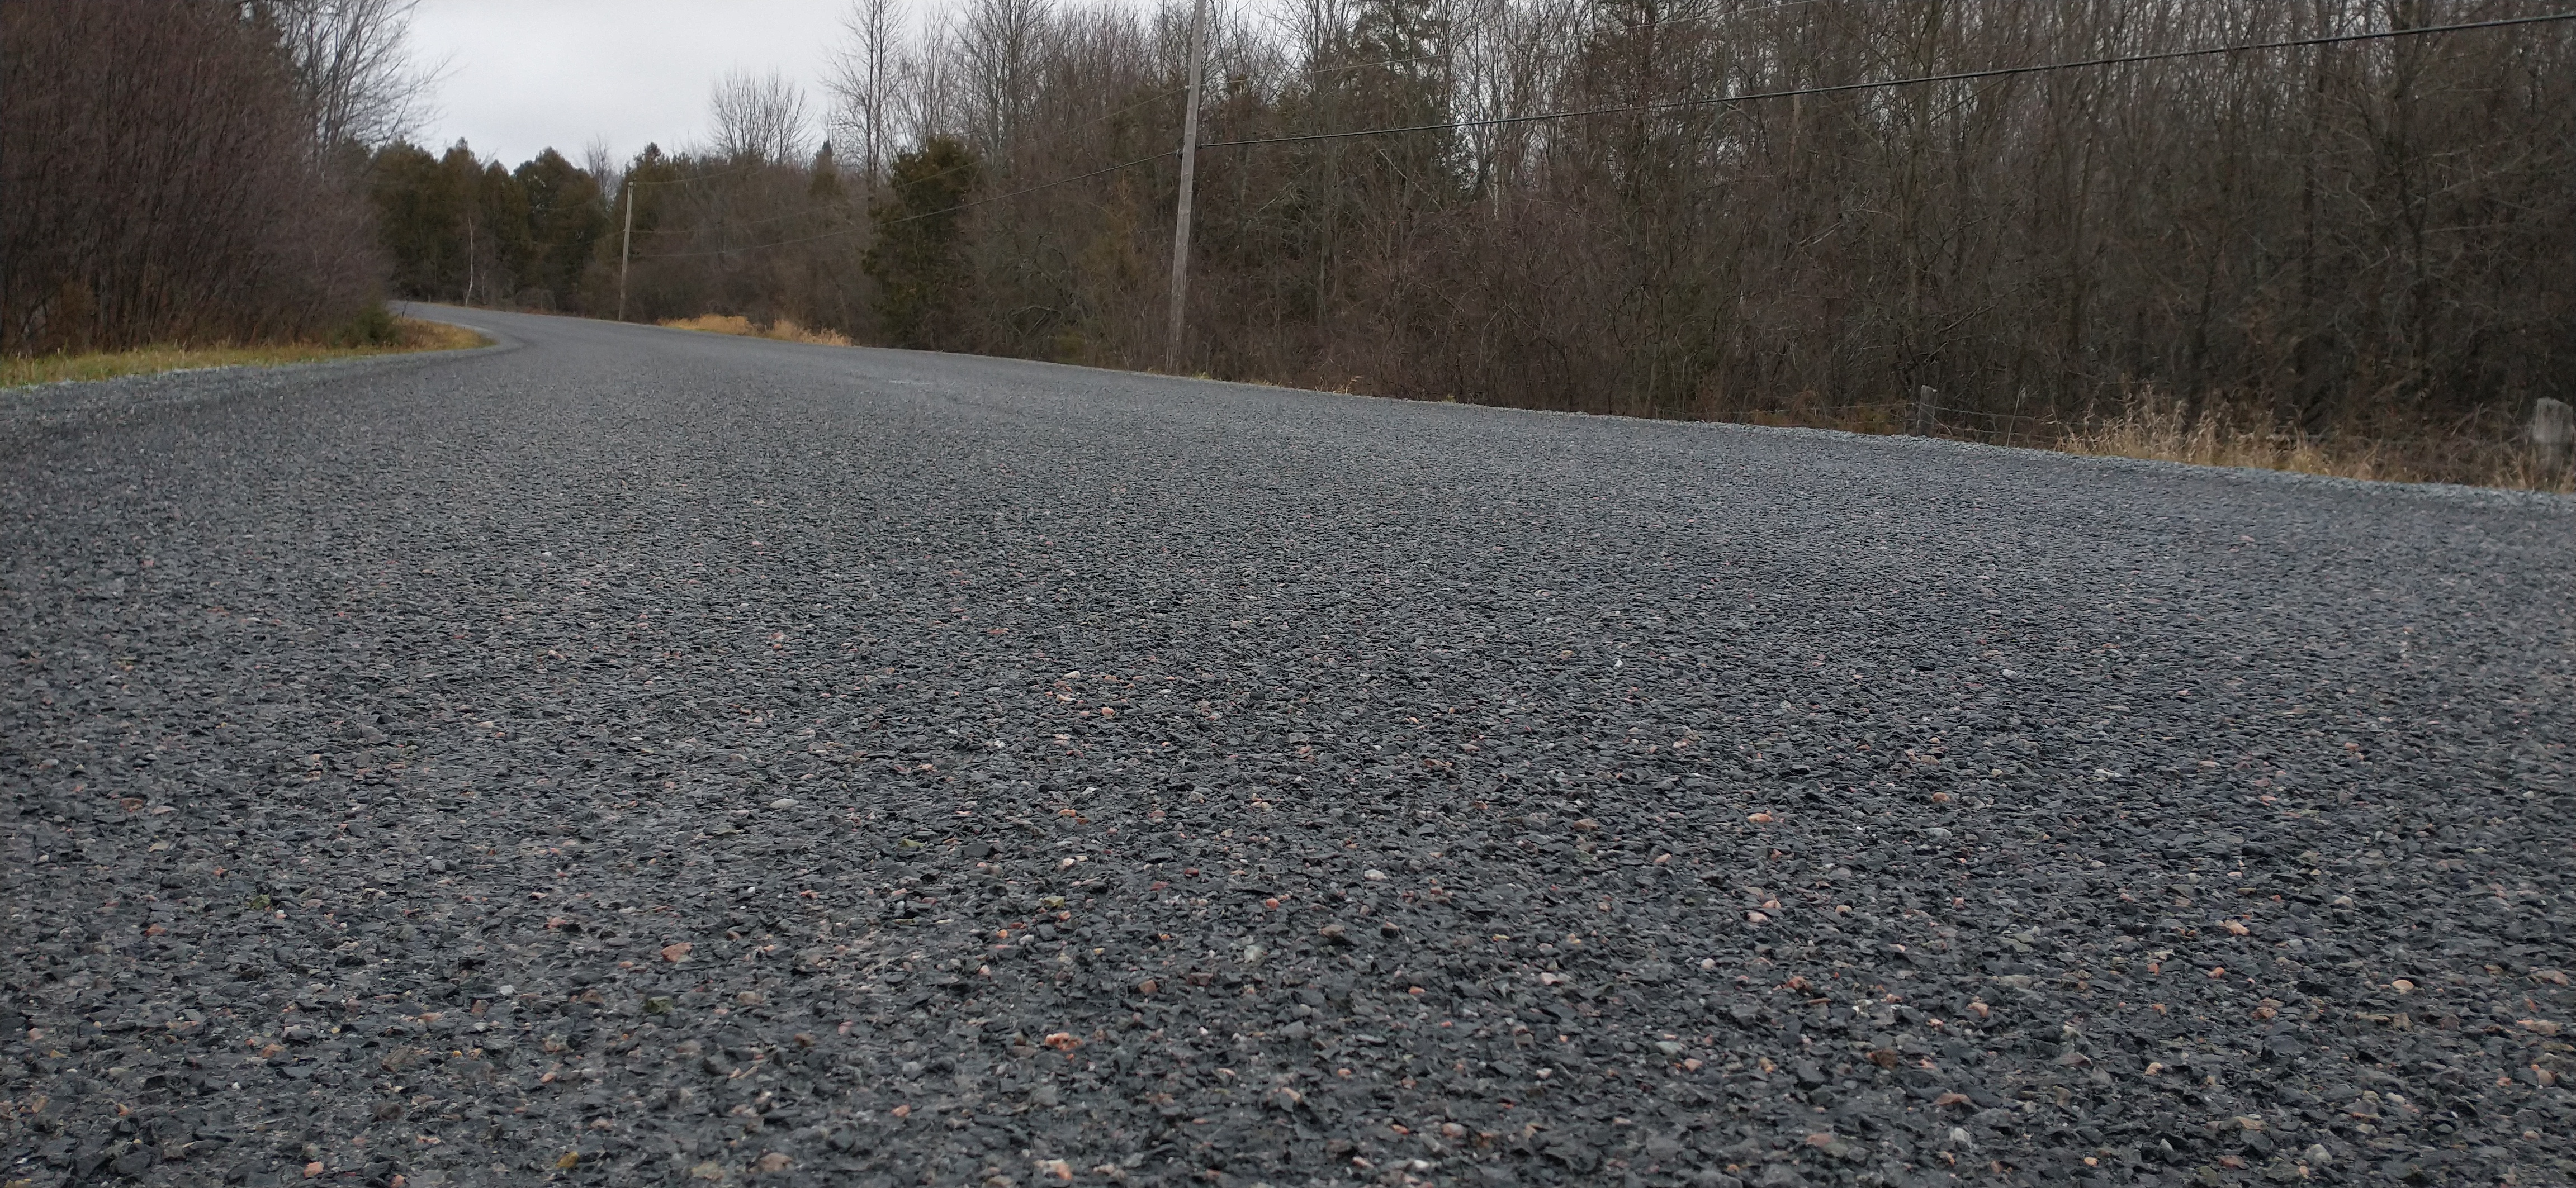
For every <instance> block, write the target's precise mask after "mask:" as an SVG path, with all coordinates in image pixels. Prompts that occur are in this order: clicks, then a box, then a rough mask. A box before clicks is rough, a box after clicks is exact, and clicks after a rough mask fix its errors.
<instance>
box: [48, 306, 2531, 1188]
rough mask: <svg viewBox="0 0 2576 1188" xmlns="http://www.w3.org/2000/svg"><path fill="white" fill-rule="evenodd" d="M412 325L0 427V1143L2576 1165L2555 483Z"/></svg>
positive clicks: (1578, 1178) (291, 1162) (912, 1178)
mask: <svg viewBox="0 0 2576 1188" xmlns="http://www.w3.org/2000/svg"><path fill="white" fill-rule="evenodd" d="M444 316H449V317H452V318H454V319H455V320H457V321H460V322H466V323H470V324H473V325H475V326H478V327H482V328H486V329H487V330H488V331H490V332H491V333H493V334H495V335H496V336H498V337H499V338H500V339H501V345H500V346H498V347H496V348H493V349H488V350H484V351H479V352H473V353H468V354H460V355H453V356H444V357H436V358H413V359H403V360H394V361H388V362H381V363H367V364H358V365H345V366H334V367H326V368H320V369H311V370H301V371H287V372H279V373H268V374H250V373H239V372H218V373H205V374H199V375H191V376H179V377H169V378H163V379H156V380H142V381H128V382H122V383H116V384H106V385H92V386H86V387H77V388H72V387H65V388H54V389H47V390H44V391H42V392H39V393H35V394H32V395H29V394H9V395H6V396H5V397H0V471H5V475H6V482H5V487H0V635H5V640H6V644H7V651H6V656H7V660H8V674H7V677H6V682H7V683H6V696H5V699H0V714H5V715H6V730H5V749H6V753H5V763H0V770H5V772H6V775H7V779H8V782H9V797H8V812H9V814H10V820H9V829H8V831H7V846H8V850H7V856H6V862H5V864H0V869H5V878H6V886H5V900H6V905H7V906H6V911H7V926H6V930H5V935H0V941H5V944H6V946H7V948H6V952H7V959H6V962H5V965H0V975H4V976H5V993H0V1094H5V1096H6V1098H7V1100H6V1101H0V1116H5V1118H6V1119H7V1123H6V1127H5V1129H0V1182H5V1183H6V1184H8V1185H12V1186H15V1185H27V1186H29V1188H53V1186H55V1185H61V1184H98V1183H114V1182H126V1181H127V1180H129V1179H130V1180H133V1181H139V1182H141V1183H146V1184H234V1183H243V1184H250V1185H266V1184H284V1183H294V1184H314V1185H323V1184H331V1185H338V1184H367V1185H377V1186H383V1185H394V1184H400V1185H406V1186H420V1185H469V1184H470V1185H480V1184H534V1183H542V1182H547V1181H549V1180H552V1181H559V1182H567V1183H576V1184H600V1185H649V1184H686V1185H710V1184H736V1185H771V1184H776V1185H796V1184H813V1185H824V1184H830V1185H858V1186H862V1188H875V1186H881V1185H887V1186H890V1185H911V1184H935V1185H1019V1186H1023V1188H1029V1186H1038V1185H1049V1184H1057V1183H1065V1182H1070V1183H1074V1184H1088V1185H1112V1184H1125V1185H1130V1186H1142V1185H1161V1186H1165V1188H1179V1186H1181V1185H1185V1184H1187V1185H1199V1184H1216V1185H1231V1186H1235V1188H1249V1186H1253V1185H1263V1184H1267V1185H1273V1186H1275V1188H1289V1186H1292V1185H1310V1184H1363V1183H1368V1184H1414V1183H1434V1184H1458V1185H1468V1186H1473V1188H1494V1186H1500V1185H1513V1184H1525V1185H1555V1184H1564V1185H1577V1184H1580V1185H1592V1184H1603V1185H1636V1184H1648V1185H1693V1186H1699V1188H1725V1186H1729V1185H1736V1184H1739V1183H1740V1184H1750V1185H1760V1186H1765V1188H1777V1186H1781V1185H1798V1184H1816V1185H1823V1184H1908V1185H1911V1184H1931V1183H1949V1182H1953V1180H1954V1178H1955V1180H1957V1181H1963V1182H1977V1183H1994V1182H2015V1183H2035V1184H2070V1183H2074V1184H2083V1183H2100V1184H2142V1183H2163V1184H2180V1183H2186V1182H2188V1183H2234V1182H2247V1183H2254V1182H2261V1183H2270V1182H2274V1181H2297V1180H2298V1179H2300V1178H2301V1177H2305V1178H2306V1179H2307V1180H2308V1181H2310V1182H2324V1183H2351V1184H2379V1183H2390V1182H2396V1181H2401V1180H2403V1181H2412V1182H2416V1183H2436V1184H2496V1183H2499V1182H2510V1183H2516V1184H2532V1183H2565V1182H2567V1181H2568V1179H2569V1178H2570V1175H2571V1173H2576V1138H2571V1135H2576V1117H2571V1113H2576V1109H2571V1107H2576V1101H2571V1098H2570V1088H2569V1087H2568V1085H2567V1084H2565V1083H2563V1082H2562V1081H2561V1080H2560V1078H2561V1077H2563V1076H2565V1075H2567V1074H2568V1072H2569V1069H2568V1064H2569V1061H2568V1050H2569V1049H2568V1045H2569V1043H2570V1042H2571V1041H2576V992H2571V990H2570V988H2569V986H2568V977H2569V974H2568V972H2567V971H2568V969H2569V968H2570V967H2576V905H2571V902H2570V894H2571V893H2570V888H2569V885H2568V871H2569V868H2570V864H2571V859H2576V850H2571V835H2572V834H2576V829H2571V825H2576V820H2571V818H2576V811H2571V810H2576V787H2571V782H2570V773H2569V756H2568V753H2567V751H2566V742H2567V740H2568V738H2569V733H2570V726H2571V720H2570V719H2571V707H2576V701H2571V696H2570V694H2571V690H2570V664H2569V655H2570V653H2569V645H2570V642H2571V627H2576V616H2571V613H2570V596H2571V593H2576V591H2571V578H2570V575H2571V562H2576V505H2571V503H2570V502H2569V501H2566V500H2559V499H2550V498H2541V497H2521V496H2508V495H2502V494H2495V493H2478V492H2467V491H2459V490H2438V489H2423V488H2416V489H2409V488H2397V487H2388V486H2373V485H2366V484H2356V483H2344V482H2332V481H2320V480H2306V479H2293V478H2284V477H2281V476H2272V475H2259V474H2247V473H2240V472H2224V471H2207V470H2186V469H2182V468H2177V467H2167V466H2159V465H2150V464H2139V463H2125V462H2105V461H2092V460H2083V459H2075V458H2068V457H2063V456H2057V455H2052V454H2045V453H2032V452H2019V451H2006V450H1997V449H1988V448H1981V447H1966V446H1958V445H1951V444H1942V443H1929V442H1918V441H1908V440H1889V439H1868V438H1857V437H1850V436H1843V435H1836V434H1824V433H1809V432H1792V431H1777V430H1762V429H1749V428H1740V427H1726V426H1695V425H1674V424H1653V423H1642V422H1632V421H1621V420H1610V419H1593V418H1574V417H1564V416H1556V415H1549V414H1537V413H1516V412H1506V411H1497V410H1490V409H1478V408H1470V407H1460V406H1453V405H1438V404H1414V403H1402V402H1394V401H1376V400H1367V399H1359V398H1352V397H1341V396H1332V395H1320V394H1313V393H1305V392H1291V391H1277V390H1269V389H1262V388H1254V387H1242V386H1233V385H1223V384H1211V383H1199V382H1190V381H1182V380H1169V379H1160V378H1154V377H1148V376H1136V375H1126V374H1118V373H1111V372H1099V371H1089V370H1081V369H1073V368H1062V367H1054V366H1048V365H1041V364H1032V363H1018V362H1008V361H996V360H985V359H969V358H950V357H942V356H934V355H920V354H905V353H897V352H880V351H864V350H846V349H832V348H824V347H806V346H795V345H788V344H780V343H771V342H762V341H754V340H743V339H730V338H721V337H713V336H705V335H693V334H688V333H682V332H674V331H661V330H652V329H644V328H632V327H617V326H609V325H602V324H597V323H586V322H579V321H571V320H559V319H550V318H536V317H515V316H506V315H501V314H492V313H482V312H470V313H469V312H462V311H458V312H453V313H450V314H447V315H444Z"/></svg>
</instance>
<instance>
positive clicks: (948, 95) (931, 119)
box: [895, 12, 963, 145]
mask: <svg viewBox="0 0 2576 1188" xmlns="http://www.w3.org/2000/svg"><path fill="white" fill-rule="evenodd" d="M956 46H957V35H956V30H955V26H954V25H952V24H951V23H950V20H949V17H948V14H947V13H946V12H938V13H933V14H932V15H931V17H930V23H929V25H928V27H926V28H925V29H923V30H922V34H921V41H920V44H919V45H918V47H916V48H915V50H914V51H913V52H912V53H909V54H906V55H904V57H903V61H902V63H901V66H900V68H899V70H898V76H899V78H900V80H901V81H900V82H899V83H898V84H897V85H896V87H895V108H896V111H897V112H898V113H899V114H900V115H901V117H902V120H903V125H904V126H903V138H904V139H905V140H907V141H909V142H911V143H913V144H916V145H919V144H927V143H929V142H930V140H931V139H932V138H933V137H937V136H940V135H943V134H947V133H952V132H956V131H958V130H959V129H960V128H961V127H962V126H963V121H962V120H961V118H960V117H959V115H958V113H957V111H956V110H955V108H956V103H955V99H956V92H957V69H956V65H955V59H956Z"/></svg>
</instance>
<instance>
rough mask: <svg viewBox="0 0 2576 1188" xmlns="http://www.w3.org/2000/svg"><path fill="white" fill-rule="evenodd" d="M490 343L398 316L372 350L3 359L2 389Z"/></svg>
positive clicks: (166, 349)
mask: <svg viewBox="0 0 2576 1188" xmlns="http://www.w3.org/2000/svg"><path fill="white" fill-rule="evenodd" d="M489 341H490V340H489V339H486V338H484V337H483V336H482V335H480V334H477V333H475V332H473V331H471V330H468V329H466V328H464V327H462V326H450V325H448V324H446V323H444V322H424V321H420V320H418V319H416V318H395V319H394V320H393V336H392V339H391V341H388V342H384V343H379V344H375V345H370V346H327V345H324V344H321V343H271V344H267V345H262V346H241V347H232V346H213V347H182V346H156V347H142V348H139V349H136V350H131V351H101V352H98V353H96V354H88V355H32V356H18V357H11V358H0V388H23V387H27V386H29V385H33V384H50V383H56V382H60V381H63V380H103V379H115V378H117V377H118V376H125V375H152V374H156V373H159V372H164V371H195V370H198V369H201V368H207V367H275V366H278V365H281V364H286V363H313V362H318V361H320V360H324V359H363V358H366V357H368V356H370V355H399V354H405V353H409V352H413V351H453V350H463V349H465V348H468V347H478V346H482V345H484V344H485V343H487V342H489Z"/></svg>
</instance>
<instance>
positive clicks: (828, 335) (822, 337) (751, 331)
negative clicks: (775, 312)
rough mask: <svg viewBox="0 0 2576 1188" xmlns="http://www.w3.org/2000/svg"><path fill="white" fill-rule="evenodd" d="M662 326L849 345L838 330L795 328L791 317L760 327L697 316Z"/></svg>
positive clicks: (729, 317)
mask: <svg viewBox="0 0 2576 1188" xmlns="http://www.w3.org/2000/svg"><path fill="white" fill-rule="evenodd" d="M662 324H663V325H665V326H668V327H670V328H671V329H673V330H697V331H701V332H704V333H707V334H738V335H741V336H743V337H745V338H770V339H776V340H777V341H779V342H805V343H812V344H814V345H816V346H840V347H845V346H848V345H850V340H849V337H848V336H847V335H844V334H842V333H840V332H839V331H837V330H808V329H806V328H805V327H803V326H799V325H797V324H796V322H795V320H794V319H792V318H780V319H778V320H777V321H775V322H771V323H770V324H768V325H766V326H761V325H756V324H754V323H753V322H752V320H751V319H749V318H746V317H743V316H742V315H740V314H699V315H698V316H696V317H694V318H665V319H663V321H662Z"/></svg>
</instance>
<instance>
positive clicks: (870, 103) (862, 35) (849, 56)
mask: <svg viewBox="0 0 2576 1188" xmlns="http://www.w3.org/2000/svg"><path fill="white" fill-rule="evenodd" d="M902 22H903V13H902V9H901V7H900V5H899V4H898V2H897V0H854V2H853V3H852V4H851V5H850V10H849V12H847V13H846V14H844V15H843V16H842V18H841V30H842V35H843V41H842V42H841V44H840V45H839V46H838V47H836V48H835V49H834V50H833V52H832V57H831V62H830V65H829V67H828V71H827V73H826V74H825V76H824V83H823V85H824V86H825V87H827V88H829V89H830V90H831V92H832V98H833V101H834V107H833V111H832V123H833V124H834V126H835V127H837V128H839V129H840V130H841V131H842V133H843V134H844V136H845V137H846V138H847V139H848V140H851V141H855V142H856V143H857V144H858V147H859V164H860V167H861V168H862V169H863V170H865V171H866V176H867V186H868V188H869V189H870V190H874V189H875V187H876V184H877V179H878V177H879V176H881V175H882V173H883V172H884V166H885V160H886V150H887V149H888V148H889V147H890V142H889V141H888V139H887V137H888V134H889V132H890V131H891V129H892V128H893V123H894V114H895V113H894V104H895V88H896V86H897V85H898V83H899V81H900V76H901V73H902V64H903V44H902V37H903V30H902Z"/></svg>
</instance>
